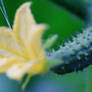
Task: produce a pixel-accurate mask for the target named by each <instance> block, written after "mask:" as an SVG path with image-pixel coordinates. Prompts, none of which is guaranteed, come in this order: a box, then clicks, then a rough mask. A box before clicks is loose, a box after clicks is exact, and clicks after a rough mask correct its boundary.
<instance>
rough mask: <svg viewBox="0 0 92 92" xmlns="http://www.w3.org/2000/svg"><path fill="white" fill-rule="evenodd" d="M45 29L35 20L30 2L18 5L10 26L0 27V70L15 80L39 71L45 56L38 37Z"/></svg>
mask: <svg viewBox="0 0 92 92" xmlns="http://www.w3.org/2000/svg"><path fill="white" fill-rule="evenodd" d="M45 29H46V26H45V25H44V24H36V22H35V20H34V18H33V16H32V13H31V11H30V3H29V2H27V3H24V4H23V5H22V6H20V8H19V9H18V10H17V12H16V15H15V21H14V25H13V29H9V28H7V27H0V73H6V75H7V76H8V77H9V78H11V79H15V80H20V79H21V78H22V77H23V76H24V74H26V73H30V74H31V75H34V74H38V73H42V72H43V71H44V63H45V61H46V60H45V55H44V51H43V47H42V44H41V37H42V34H43V32H44V30H45Z"/></svg>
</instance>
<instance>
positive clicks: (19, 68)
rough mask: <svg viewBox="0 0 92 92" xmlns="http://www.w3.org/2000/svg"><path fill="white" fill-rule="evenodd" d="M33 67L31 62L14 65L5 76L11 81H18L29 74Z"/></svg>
mask: <svg viewBox="0 0 92 92" xmlns="http://www.w3.org/2000/svg"><path fill="white" fill-rule="evenodd" d="M33 65H34V63H33V62H19V63H17V64H14V65H13V66H12V67H11V68H10V69H9V70H8V71H7V76H8V77H9V78H11V79H15V80H20V79H21V78H22V77H23V76H24V74H26V73H28V72H29V70H30V69H31V67H33Z"/></svg>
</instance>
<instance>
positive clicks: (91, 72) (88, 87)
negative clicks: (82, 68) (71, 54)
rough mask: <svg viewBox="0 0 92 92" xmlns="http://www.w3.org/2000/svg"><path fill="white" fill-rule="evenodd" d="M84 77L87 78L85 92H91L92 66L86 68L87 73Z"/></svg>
mask: <svg viewBox="0 0 92 92" xmlns="http://www.w3.org/2000/svg"><path fill="white" fill-rule="evenodd" d="M86 77H87V83H86V91H85V92H92V66H90V67H89V68H88V73H87V76H86Z"/></svg>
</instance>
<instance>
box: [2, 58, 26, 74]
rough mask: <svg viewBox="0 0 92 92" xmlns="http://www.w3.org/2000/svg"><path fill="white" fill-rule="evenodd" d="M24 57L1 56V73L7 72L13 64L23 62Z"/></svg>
mask: <svg viewBox="0 0 92 92" xmlns="http://www.w3.org/2000/svg"><path fill="white" fill-rule="evenodd" d="M22 61H24V59H22V58H13V57H12V58H0V73H5V72H6V71H7V69H8V68H10V67H11V66H12V65H13V64H15V63H18V62H22Z"/></svg>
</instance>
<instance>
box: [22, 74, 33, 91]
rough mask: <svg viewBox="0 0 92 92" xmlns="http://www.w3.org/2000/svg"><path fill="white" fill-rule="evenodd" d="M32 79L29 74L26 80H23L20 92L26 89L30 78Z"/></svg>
mask: <svg viewBox="0 0 92 92" xmlns="http://www.w3.org/2000/svg"><path fill="white" fill-rule="evenodd" d="M31 77H32V75H31V74H28V76H27V78H26V79H25V81H24V83H23V85H22V90H24V89H25V88H26V86H27V85H28V83H29V81H30V78H31Z"/></svg>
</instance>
